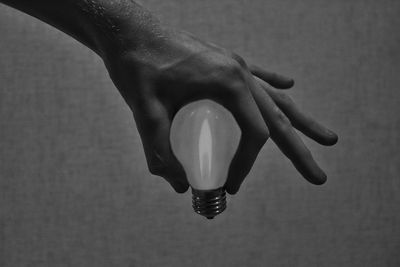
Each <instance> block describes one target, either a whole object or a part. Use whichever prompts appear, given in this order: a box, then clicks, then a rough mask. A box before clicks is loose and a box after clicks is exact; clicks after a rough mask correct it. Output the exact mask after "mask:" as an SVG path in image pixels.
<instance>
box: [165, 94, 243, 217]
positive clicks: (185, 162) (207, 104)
mask: <svg viewBox="0 0 400 267" xmlns="http://www.w3.org/2000/svg"><path fill="white" fill-rule="evenodd" d="M240 135H241V132H240V128H239V126H238V125H237V123H236V121H235V119H234V118H233V116H232V114H231V113H230V112H229V111H228V110H226V109H225V108H224V107H223V106H221V105H219V104H217V103H215V102H213V101H211V100H200V101H196V102H193V103H190V104H188V105H186V106H184V107H183V108H182V109H181V110H179V112H178V113H177V114H176V115H175V117H174V120H173V122H172V126H171V133H170V141H171V146H172V151H173V152H174V154H175V156H176V157H177V158H178V160H179V161H180V162H181V164H182V166H183V168H184V169H185V172H186V176H187V179H188V182H189V184H190V185H191V187H192V193H193V201H192V202H193V203H192V204H193V208H194V210H195V212H196V213H198V214H200V215H203V216H205V217H207V218H209V219H212V218H213V217H214V216H216V215H218V214H219V213H221V212H223V211H224V210H225V208H226V196H225V190H224V188H223V186H224V184H225V182H226V179H227V175H228V169H229V166H230V163H231V160H232V158H233V156H234V154H235V152H236V149H237V147H238V144H239V140H240Z"/></svg>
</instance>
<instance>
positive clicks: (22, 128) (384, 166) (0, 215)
mask: <svg viewBox="0 0 400 267" xmlns="http://www.w3.org/2000/svg"><path fill="white" fill-rule="evenodd" d="M143 2H145V3H146V6H147V7H148V8H150V9H151V10H153V11H154V12H155V13H156V14H158V16H160V17H161V18H162V19H163V20H164V21H166V22H168V23H170V24H171V25H173V26H176V27H180V28H183V29H186V30H188V31H191V32H193V33H194V34H196V35H198V36H200V37H201V38H204V39H207V40H211V41H213V42H215V43H218V44H220V45H223V46H225V47H228V48H230V49H232V50H235V51H236V52H238V53H239V54H241V55H243V56H244V57H245V58H247V59H248V61H249V62H254V63H257V64H259V65H261V66H264V67H267V68H269V69H271V70H275V71H279V72H282V73H286V74H288V75H291V76H293V77H294V78H295V79H296V81H297V84H296V88H295V89H293V91H292V92H290V94H291V95H292V96H293V98H294V99H295V100H296V101H297V103H298V104H299V105H300V106H301V107H302V108H303V109H304V110H306V111H307V112H309V113H312V114H314V117H315V118H317V119H319V120H321V121H323V122H324V123H326V124H327V125H328V126H330V127H331V128H333V129H335V130H337V132H338V133H339V135H340V141H339V143H338V145H336V146H335V147H333V148H325V147H321V146H319V145H317V144H315V143H313V142H311V141H310V140H308V139H306V138H304V140H305V142H307V144H308V145H309V146H310V148H311V149H312V150H313V152H314V155H315V157H316V159H317V160H318V161H319V162H320V163H321V165H322V167H323V168H325V170H326V171H327V173H328V176H329V177H328V179H329V180H328V182H327V184H326V185H324V186H322V187H315V186H312V185H310V184H308V183H306V182H305V181H304V180H303V179H302V178H301V177H300V175H299V174H298V173H297V172H296V171H295V170H294V168H293V167H292V165H291V164H290V162H289V161H288V160H287V159H285V158H284V157H283V156H282V154H281V153H280V152H279V151H278V149H277V148H276V147H275V145H274V144H273V143H272V142H268V144H267V145H266V146H265V148H264V149H263V150H262V152H261V154H260V157H259V158H258V160H257V162H256V165H255V167H254V169H253V170H252V172H251V174H250V175H249V177H248V179H247V180H246V182H245V183H244V185H243V186H242V189H241V191H240V193H239V194H238V195H236V196H234V197H231V198H230V201H229V209H228V210H227V211H226V212H225V213H224V214H223V215H221V216H219V217H218V218H217V219H215V220H213V221H207V220H205V219H203V218H200V217H198V216H196V215H195V214H194V213H193V212H192V210H191V206H190V193H187V194H185V195H178V194H175V193H173V192H172V189H171V188H170V187H169V186H168V185H167V183H165V182H164V181H163V180H161V179H159V178H156V177H153V176H151V175H150V174H149V173H148V171H147V167H146V164H145V158H144V155H143V150H142V147H141V143H140V140H139V137H138V133H137V131H136V128H135V124H134V121H133V119H132V116H131V113H130V111H129V109H128V108H127V106H126V105H125V103H124V102H123V100H122V98H121V97H120V95H119V94H118V92H117V90H116V89H115V88H114V86H113V85H112V83H111V82H110V79H109V78H108V75H107V73H106V71H105V68H104V67H103V64H102V62H101V60H99V58H97V57H96V56H95V55H94V54H93V53H92V52H91V51H89V50H88V49H87V48H85V47H83V46H82V45H81V44H79V43H77V42H76V41H75V40H73V39H72V38H69V37H68V36H66V35H64V34H62V33H60V32H58V31H57V30H55V29H53V28H51V27H50V26H47V25H45V24H43V23H41V22H39V21H37V20H35V19H33V18H31V17H29V16H26V15H24V14H22V13H19V12H17V11H14V10H12V9H10V8H8V7H5V6H0V36H1V38H0V84H1V90H0V140H1V141H0V266H7V267H8V266H18V267H19V266H400V161H399V159H400V153H399V141H400V138H399V130H400V116H399V107H398V106H399V102H400V101H399V100H400V88H399V84H400V74H399V71H400V34H399V29H400V16H399V14H400V1H397V0H392V1H389V0H385V1H372V0H371V1H370V0H365V1H361V0H354V1H346V0H342V1H320V0H303V1H294V0H293V1H282V0H268V1H266V0H252V1H245V0H218V1H213V0H204V1H195V0H191V1H187V0H169V1H161V0H149V1H143Z"/></svg>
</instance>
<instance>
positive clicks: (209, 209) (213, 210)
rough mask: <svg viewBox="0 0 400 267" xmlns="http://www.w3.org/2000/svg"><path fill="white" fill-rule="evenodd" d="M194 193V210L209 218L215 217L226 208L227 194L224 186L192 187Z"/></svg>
mask: <svg viewBox="0 0 400 267" xmlns="http://www.w3.org/2000/svg"><path fill="white" fill-rule="evenodd" d="M192 194H193V196H192V205H193V209H194V212H196V213H197V214H200V215H202V216H204V217H206V218H207V219H213V218H214V217H215V216H217V215H218V214H220V213H221V212H223V211H224V210H225V209H226V194H225V189H224V188H222V187H221V188H217V189H213V190H197V189H194V188H192Z"/></svg>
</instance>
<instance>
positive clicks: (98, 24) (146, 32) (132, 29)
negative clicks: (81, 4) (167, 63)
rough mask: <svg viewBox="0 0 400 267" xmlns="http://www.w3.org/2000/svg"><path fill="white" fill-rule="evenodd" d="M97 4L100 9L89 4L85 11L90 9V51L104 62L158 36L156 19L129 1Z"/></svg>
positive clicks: (137, 47)
mask: <svg viewBox="0 0 400 267" xmlns="http://www.w3.org/2000/svg"><path fill="white" fill-rule="evenodd" d="M85 2H86V1H85ZM97 3H98V5H100V4H101V5H100V6H99V7H94V6H93V4H91V5H90V6H86V8H89V9H92V10H90V11H89V10H88V12H89V13H90V14H91V16H89V17H90V20H91V21H90V23H89V24H90V25H91V26H90V31H91V33H92V37H93V39H94V43H95V46H94V47H93V50H94V51H95V52H96V53H97V54H99V55H100V56H101V57H102V58H103V59H104V60H106V59H107V57H111V56H112V57H114V56H119V55H121V54H124V53H127V52H130V51H135V50H140V49H142V48H144V47H148V46H150V45H152V44H154V43H155V40H156V39H159V38H160V37H161V36H162V32H163V29H162V27H161V24H160V22H159V21H158V20H157V18H155V17H154V16H153V15H152V14H151V13H150V12H148V11H147V10H145V9H144V8H142V7H140V6H139V5H138V4H136V3H134V2H133V1H124V0H122V1H117V3H114V2H113V1H108V0H104V1H97ZM99 3H100V4H99ZM93 9H95V10H93ZM99 10H101V11H99Z"/></svg>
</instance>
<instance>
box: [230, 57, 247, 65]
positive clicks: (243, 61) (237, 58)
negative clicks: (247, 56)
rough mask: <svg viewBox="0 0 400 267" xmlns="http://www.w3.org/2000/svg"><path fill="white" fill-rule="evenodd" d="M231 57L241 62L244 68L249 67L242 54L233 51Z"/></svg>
mask: <svg viewBox="0 0 400 267" xmlns="http://www.w3.org/2000/svg"><path fill="white" fill-rule="evenodd" d="M231 57H232V58H233V59H234V60H235V61H236V62H237V63H239V65H240V66H241V67H242V68H247V64H246V61H245V60H244V59H243V58H242V57H241V56H239V55H238V54H236V53H232V54H231Z"/></svg>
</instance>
